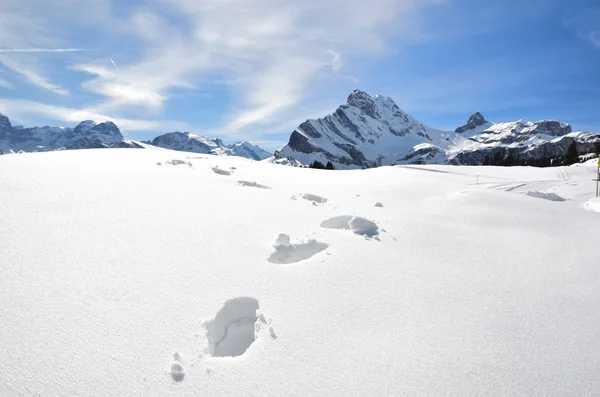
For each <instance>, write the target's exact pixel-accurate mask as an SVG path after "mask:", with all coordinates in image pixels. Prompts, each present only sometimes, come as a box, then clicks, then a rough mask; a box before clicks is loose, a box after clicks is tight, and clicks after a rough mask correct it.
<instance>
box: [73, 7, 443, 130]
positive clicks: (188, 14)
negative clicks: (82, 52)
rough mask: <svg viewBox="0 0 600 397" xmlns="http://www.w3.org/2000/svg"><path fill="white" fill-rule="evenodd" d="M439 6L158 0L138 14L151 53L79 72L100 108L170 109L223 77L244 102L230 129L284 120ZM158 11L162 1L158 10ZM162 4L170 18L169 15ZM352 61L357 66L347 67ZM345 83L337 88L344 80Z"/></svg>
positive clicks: (135, 28) (138, 30)
mask: <svg viewBox="0 0 600 397" xmlns="http://www.w3.org/2000/svg"><path fill="white" fill-rule="evenodd" d="M435 3H438V1H437V0H427V1H419V0H372V1H370V2H369V3H368V4H365V3H364V1H362V0H344V1H342V0H330V1H320V0H306V1H302V2H295V1H289V0H260V1H254V2H248V1H246V0H205V1H202V2H198V1H195V0H158V1H157V3H147V4H146V7H144V11H143V12H139V13H135V14H133V15H132V16H131V18H130V21H129V25H130V26H131V30H132V33H133V34H135V35H136V36H137V37H138V38H139V40H141V42H142V43H143V45H142V47H141V48H143V51H142V56H141V57H140V58H139V59H138V60H136V61H133V62H129V63H126V62H123V61H121V62H120V66H119V70H118V71H115V70H114V68H111V67H110V65H109V64H108V62H102V63H101V64H100V63H84V64H79V65H77V66H76V69H77V70H79V71H84V72H87V73H88V74H90V75H91V76H93V77H92V78H91V79H90V80H88V81H86V82H85V83H84V84H83V88H85V89H86V90H88V91H91V92H93V93H96V94H99V95H101V96H103V97H104V101H103V103H102V104H101V105H100V107H99V108H100V109H115V108H117V107H119V108H123V107H146V108H149V109H153V110H160V109H162V108H163V107H164V105H165V103H166V102H167V101H168V100H169V98H170V97H171V95H172V91H173V90H174V89H176V88H199V87H200V88H201V87H202V85H203V83H205V82H206V81H207V79H212V78H215V76H217V77H218V78H220V79H223V81H224V82H225V84H226V85H227V87H228V88H229V90H230V92H231V94H232V96H233V98H235V99H234V101H233V103H232V104H231V114H230V116H229V117H227V118H226V120H224V126H223V128H224V129H225V130H243V129H245V128H248V127H251V126H256V125H265V124H271V123H280V122H281V120H278V118H279V117H280V116H281V115H282V114H284V113H285V112H286V111H287V110H289V109H290V108H293V107H294V106H296V105H297V104H299V103H301V102H303V101H306V100H309V99H310V98H311V96H313V95H314V94H315V93H318V92H320V91H322V90H326V89H327V86H331V85H335V84H347V82H346V83H344V81H347V80H350V81H352V82H357V81H358V80H357V79H356V78H353V77H350V76H345V75H343V74H341V70H342V68H343V67H344V66H345V63H344V62H342V59H343V58H347V59H352V57H357V56H365V55H366V56H369V55H370V54H377V53H379V52H381V51H382V50H384V49H385V42H386V39H387V38H388V37H389V36H398V35H402V34H403V35H405V36H406V35H412V34H413V31H412V30H411V27H414V21H415V20H416V19H417V18H416V16H417V12H418V11H420V10H421V9H422V8H424V7H427V6H429V5H431V4H435ZM152 4H158V5H157V6H155V7H152V6H151V5H152ZM162 7H164V8H165V9H168V10H169V15H170V18H169V19H167V18H166V17H160V16H159V15H161V12H162V10H163V9H162ZM347 62H348V61H347ZM336 80H337V82H336Z"/></svg>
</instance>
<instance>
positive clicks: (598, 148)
mask: <svg viewBox="0 0 600 397" xmlns="http://www.w3.org/2000/svg"><path fill="white" fill-rule="evenodd" d="M594 153H596V156H600V138H598V139H596V141H595V142H594Z"/></svg>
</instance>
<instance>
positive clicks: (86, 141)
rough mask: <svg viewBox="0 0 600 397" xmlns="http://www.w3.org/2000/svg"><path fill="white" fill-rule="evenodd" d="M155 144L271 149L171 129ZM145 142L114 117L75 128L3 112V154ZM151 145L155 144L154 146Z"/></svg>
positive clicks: (256, 154)
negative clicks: (29, 122)
mask: <svg viewBox="0 0 600 397" xmlns="http://www.w3.org/2000/svg"><path fill="white" fill-rule="evenodd" d="M147 143H151V144H152V145H153V146H157V147H161V148H165V149H171V150H178V151H185V152H194V153H204V154H214V155H221V156H240V157H245V158H249V159H252V160H264V159H266V158H269V157H271V156H272V154H271V153H269V152H267V151H266V150H263V149H261V148H260V147H258V146H255V145H252V144H251V143H249V142H245V141H244V142H237V143H234V144H233V145H226V144H224V143H223V141H222V140H220V139H210V138H206V137H203V136H200V135H197V134H192V133H189V132H171V133H168V134H164V135H160V136H158V137H156V138H155V139H154V140H153V141H152V142H147ZM146 147H148V146H147V145H146V143H145V142H137V141H132V140H129V139H126V138H124V137H123V135H122V134H121V131H120V130H119V127H117V125H116V124H115V123H113V122H112V121H94V120H86V121H82V122H81V123H79V124H78V125H77V126H76V127H75V128H68V127H31V128H24V127H20V126H13V125H12V124H11V122H10V120H9V119H8V117H6V116H4V115H2V114H0V154H3V153H10V152H20V151H23V152H46V151H52V150H63V149H100V148H146ZM150 147H151V146H150Z"/></svg>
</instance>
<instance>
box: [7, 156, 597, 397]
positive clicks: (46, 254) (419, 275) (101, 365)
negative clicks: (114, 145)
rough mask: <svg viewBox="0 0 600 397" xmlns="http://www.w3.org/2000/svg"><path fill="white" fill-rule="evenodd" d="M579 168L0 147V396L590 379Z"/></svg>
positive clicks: (366, 391) (590, 283)
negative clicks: (560, 173)
mask: <svg viewBox="0 0 600 397" xmlns="http://www.w3.org/2000/svg"><path fill="white" fill-rule="evenodd" d="M173 159H179V161H181V163H180V162H177V161H175V160H173ZM205 159H209V160H210V162H205V161H203V160H205ZM157 162H160V163H162V164H173V165H176V166H172V167H166V166H162V167H157V166H156V164H157ZM169 162H170V163H169ZM186 162H189V163H191V165H192V166H187V165H186ZM175 163H177V164H175ZM213 167H217V168H218V169H219V170H231V169H232V168H233V167H235V178H232V177H227V175H223V174H221V173H215V172H214V169H213ZM593 171H594V170H593V169H592V167H591V166H590V165H589V164H582V165H578V166H574V167H569V174H570V178H569V180H562V179H558V178H557V177H556V171H555V170H551V169H533V168H520V167H518V168H496V167H449V166H426V167H417V166H415V167H412V166H411V167H384V168H379V169H373V170H365V171H335V172H332V171H321V170H311V169H299V168H293V167H283V166H278V165H273V164H267V163H256V162H252V161H249V160H244V159H237V158H222V159H221V158H215V157H211V156H200V157H199V156H197V155H196V156H195V157H193V158H190V157H186V156H185V154H183V153H175V152H171V151H166V150H153V151H136V150H120V149H117V150H85V151H73V152H55V153H38V154H24V155H20V156H5V157H0V186H1V187H2V189H0V203H1V204H0V219H1V220H2V222H0V247H2V250H0V265H1V266H2V272H3V277H2V278H0V324H2V327H0V354H1V355H2V357H3V360H2V361H1V362H0V373H1V374H2V377H1V378H0V395H2V396H13V395H35V394H38V395H53V396H54V395H56V396H63V395H64V396H76V395H86V396H89V395H92V396H93V395H134V396H135V395H139V396H153V395H157V396H158V395H160V396H165V395H199V394H201V395H214V396H219V395H223V396H231V395H256V396H265V395H273V396H280V395H288V396H306V395H340V396H346V395H382V396H387V395H389V396H392V395H394V396H398V395H407V396H415V395H438V396H443V395H452V396H455V395H593V394H594V393H595V391H597V390H598V389H599V388H600V375H598V374H600V366H599V365H600V364H599V362H598V360H597V354H596V352H597V351H600V320H599V319H600V308H599V307H598V305H597V301H598V296H599V295H598V294H599V292H598V291H599V290H600V289H599V286H600V279H599V277H598V267H597V266H598V263H599V261H598V258H599V256H598V251H597V250H596V249H595V247H597V231H598V224H599V223H600V218H599V217H598V214H597V213H595V212H591V211H586V210H585V209H584V208H582V207H584V206H585V207H586V208H589V203H592V205H595V204H594V203H595V201H593V199H592V200H590V198H591V195H592V194H593V192H592V190H593V189H594V188H595V187H594V186H592V185H591V182H590V181H589V179H590V178H589V175H590V173H593ZM238 181H241V182H244V181H246V183H243V184H239V183H238ZM248 181H253V182H248ZM256 185H260V186H265V187H267V186H268V187H270V188H271V189H264V188H257V187H259V186H256ZM247 187H254V189H250V188H247ZM298 191H301V192H311V193H309V194H312V195H315V196H319V197H321V198H325V197H326V198H327V203H326V204H327V205H322V204H320V205H306V202H305V201H304V200H290V199H289V198H290V197H291V196H292V195H294V194H297V192H298ZM527 192H543V193H554V194H556V195H558V196H560V197H562V198H564V199H565V201H562V202H554V201H550V200H545V199H540V198H538V197H531V196H529V195H528V194H527ZM308 201H309V202H316V201H314V200H310V199H309V200H308ZM376 202H382V203H385V207H379V206H375V205H374V204H373V203H376ZM586 203H587V204H586ZM323 224H325V225H326V226H322V225H323ZM340 229H341V230H340ZM369 237H372V238H369ZM375 237H376V238H378V239H379V240H380V241H374V240H375ZM274 238H275V242H273V239H274ZM320 244H322V245H320ZM573 247H576V248H573ZM317 248H323V249H322V250H317ZM174 352H175V353H174Z"/></svg>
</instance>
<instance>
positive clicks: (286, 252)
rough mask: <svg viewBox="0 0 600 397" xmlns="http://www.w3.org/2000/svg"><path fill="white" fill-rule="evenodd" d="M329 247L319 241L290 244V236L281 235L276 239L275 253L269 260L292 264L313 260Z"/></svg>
mask: <svg viewBox="0 0 600 397" xmlns="http://www.w3.org/2000/svg"><path fill="white" fill-rule="evenodd" d="M328 247H329V246H328V245H327V244H325V243H321V242H318V241H317V240H314V239H310V240H306V241H299V242H297V243H293V244H292V243H291V242H290V236H288V235H287V234H284V233H281V234H279V236H277V238H276V239H275V242H274V243H273V248H275V252H273V253H272V254H271V256H269V258H268V260H269V262H271V263H277V264H281V265H284V264H290V263H296V262H300V261H303V260H306V259H309V258H312V257H313V256H315V255H316V254H318V253H319V252H321V251H325V250H326V249H327V248H328Z"/></svg>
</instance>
